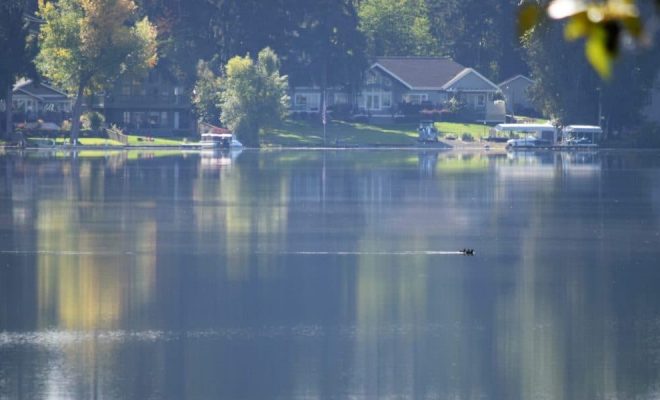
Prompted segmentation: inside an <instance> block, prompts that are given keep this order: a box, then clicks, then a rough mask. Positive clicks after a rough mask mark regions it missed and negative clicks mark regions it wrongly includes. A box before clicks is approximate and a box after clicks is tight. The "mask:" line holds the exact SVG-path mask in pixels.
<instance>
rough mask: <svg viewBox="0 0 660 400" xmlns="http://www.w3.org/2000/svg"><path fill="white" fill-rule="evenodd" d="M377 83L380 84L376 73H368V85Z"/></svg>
mask: <svg viewBox="0 0 660 400" xmlns="http://www.w3.org/2000/svg"><path fill="white" fill-rule="evenodd" d="M377 83H378V76H377V75H376V74H375V73H374V72H372V71H369V72H368V73H367V85H375V84H377Z"/></svg>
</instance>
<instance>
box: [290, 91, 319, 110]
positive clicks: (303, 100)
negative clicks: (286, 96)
mask: <svg viewBox="0 0 660 400" xmlns="http://www.w3.org/2000/svg"><path fill="white" fill-rule="evenodd" d="M294 105H295V108H296V109H297V110H299V111H318V110H319V107H320V106H321V95H320V94H318V93H302V94H297V95H296V97H295V101H294Z"/></svg>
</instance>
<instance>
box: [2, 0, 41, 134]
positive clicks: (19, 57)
mask: <svg viewBox="0 0 660 400" xmlns="http://www.w3.org/2000/svg"><path fill="white" fill-rule="evenodd" d="M28 12H29V4H28V1H27V0H3V1H2V2H0V49H2V56H1V57H0V99H2V100H4V102H5V127H4V132H5V136H6V137H9V136H11V134H12V131H13V127H14V123H13V110H12V91H13V86H14V82H16V80H17V79H18V78H19V77H21V76H30V77H33V78H34V77H36V71H35V68H34V63H33V59H34V56H35V50H36V43H35V41H34V40H33V39H34V37H33V35H31V32H30V27H29V22H28V21H27V19H26V16H27V14H28Z"/></svg>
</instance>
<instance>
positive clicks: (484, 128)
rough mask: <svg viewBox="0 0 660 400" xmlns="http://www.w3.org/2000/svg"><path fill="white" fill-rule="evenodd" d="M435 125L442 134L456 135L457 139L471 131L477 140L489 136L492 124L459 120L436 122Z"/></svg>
mask: <svg viewBox="0 0 660 400" xmlns="http://www.w3.org/2000/svg"><path fill="white" fill-rule="evenodd" d="M435 127H436V129H437V130H438V132H440V135H441V136H447V135H454V136H456V138H457V139H460V138H461V135H462V134H464V133H469V134H471V135H472V137H473V138H474V139H475V140H479V139H480V138H485V137H487V136H488V131H489V130H490V128H491V127H490V126H488V125H483V124H463V123H458V122H436V123H435Z"/></svg>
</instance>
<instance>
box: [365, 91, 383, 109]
mask: <svg viewBox="0 0 660 400" xmlns="http://www.w3.org/2000/svg"><path fill="white" fill-rule="evenodd" d="M366 99H367V105H366V109H367V110H380V95H377V94H368V95H367V96H366Z"/></svg>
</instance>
